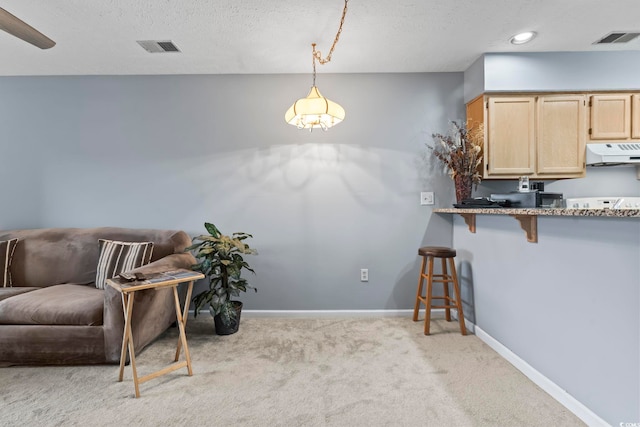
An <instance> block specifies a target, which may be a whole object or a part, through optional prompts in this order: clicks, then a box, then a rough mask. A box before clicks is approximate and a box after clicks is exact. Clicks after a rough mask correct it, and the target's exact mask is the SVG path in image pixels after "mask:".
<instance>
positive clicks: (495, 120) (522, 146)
mask: <svg viewBox="0 0 640 427" xmlns="http://www.w3.org/2000/svg"><path fill="white" fill-rule="evenodd" d="M535 100H536V99H535V97H533V96H526V97H490V98H489V102H488V107H487V129H486V135H487V137H486V138H485V147H484V148H485V149H484V153H485V177H487V176H501V175H511V176H519V175H531V174H533V173H535V167H534V165H535Z"/></svg>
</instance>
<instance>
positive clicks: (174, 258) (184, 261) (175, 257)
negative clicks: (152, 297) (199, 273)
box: [131, 252, 197, 274]
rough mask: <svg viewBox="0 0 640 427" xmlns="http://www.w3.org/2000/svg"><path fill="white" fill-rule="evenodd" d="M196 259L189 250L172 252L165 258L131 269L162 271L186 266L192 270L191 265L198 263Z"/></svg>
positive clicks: (136, 271)
mask: <svg viewBox="0 0 640 427" xmlns="http://www.w3.org/2000/svg"><path fill="white" fill-rule="evenodd" d="M196 262H197V261H196V259H195V258H194V257H193V255H191V254H190V253H188V252H185V253H181V254H171V255H168V256H166V257H164V258H160V259H159V260H156V261H154V262H152V263H150V264H147V265H143V266H142V267H138V268H134V269H133V270H131V272H133V273H145V274H151V273H162V272H164V271H171V270H176V269H178V268H186V269H187V270H191V266H193V265H194V264H196Z"/></svg>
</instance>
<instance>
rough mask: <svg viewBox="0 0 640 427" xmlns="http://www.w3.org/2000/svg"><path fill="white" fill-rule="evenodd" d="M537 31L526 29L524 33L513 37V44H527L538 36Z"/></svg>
mask: <svg viewBox="0 0 640 427" xmlns="http://www.w3.org/2000/svg"><path fill="white" fill-rule="evenodd" d="M536 35H537V33H536V32H535V31H525V32H524V33H520V34H516V35H515V36H513V37H511V40H509V41H510V42H511V44H525V43H529V42H530V41H531V40H533V39H534V38H535V37H536Z"/></svg>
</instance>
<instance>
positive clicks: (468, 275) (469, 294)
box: [456, 251, 476, 325]
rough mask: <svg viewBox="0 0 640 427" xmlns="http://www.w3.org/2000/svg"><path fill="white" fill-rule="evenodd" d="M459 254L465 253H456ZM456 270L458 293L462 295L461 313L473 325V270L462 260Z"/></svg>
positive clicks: (474, 319)
mask: <svg viewBox="0 0 640 427" xmlns="http://www.w3.org/2000/svg"><path fill="white" fill-rule="evenodd" d="M460 252H466V251H458V253H460ZM465 255H467V254H465ZM469 255H470V254H469ZM465 258H466V257H465ZM456 268H457V270H458V282H459V284H460V293H461V294H462V311H463V312H464V317H465V319H467V320H468V321H470V322H471V323H473V324H474V325H475V323H476V312H475V300H474V294H473V270H472V268H471V262H470V261H468V260H466V259H463V260H462V261H460V264H459V265H458V266H457V267H456Z"/></svg>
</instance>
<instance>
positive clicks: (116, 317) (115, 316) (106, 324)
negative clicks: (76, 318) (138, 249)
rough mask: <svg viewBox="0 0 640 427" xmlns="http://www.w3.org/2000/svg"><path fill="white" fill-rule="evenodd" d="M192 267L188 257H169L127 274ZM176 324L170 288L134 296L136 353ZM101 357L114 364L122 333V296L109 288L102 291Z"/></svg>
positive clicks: (133, 317)
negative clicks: (103, 347) (103, 350)
mask: <svg viewBox="0 0 640 427" xmlns="http://www.w3.org/2000/svg"><path fill="white" fill-rule="evenodd" d="M195 263H196V260H195V258H194V257H193V255H191V254H190V253H179V254H171V255H168V256H166V257H164V258H161V259H159V260H157V261H154V262H152V263H150V264H147V265H145V266H143V267H139V268H136V269H134V270H131V271H133V272H139V273H147V274H149V273H160V272H163V271H170V270H175V269H178V268H185V269H188V270H190V269H191V266H192V265H194V264H195ZM175 320H176V312H175V305H174V300H173V291H172V290H171V288H164V289H146V290H143V291H138V292H136V293H135V300H134V304H133V314H132V320H131V327H132V329H133V341H134V345H135V348H136V352H137V351H138V350H141V349H142V348H144V347H145V346H146V345H147V344H149V343H150V342H151V341H153V340H154V339H155V338H156V337H157V336H158V335H160V334H161V333H162V332H164V331H165V330H166V329H167V328H168V327H169V326H170V325H171V324H172V323H173V322H175ZM103 328H104V344H105V357H106V360H107V362H110V363H118V362H119V361H120V350H121V347H122V334H123V331H124V314H123V309H122V296H121V295H120V292H118V291H117V290H116V289H114V288H112V287H111V286H107V287H105V290H104V312H103Z"/></svg>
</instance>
